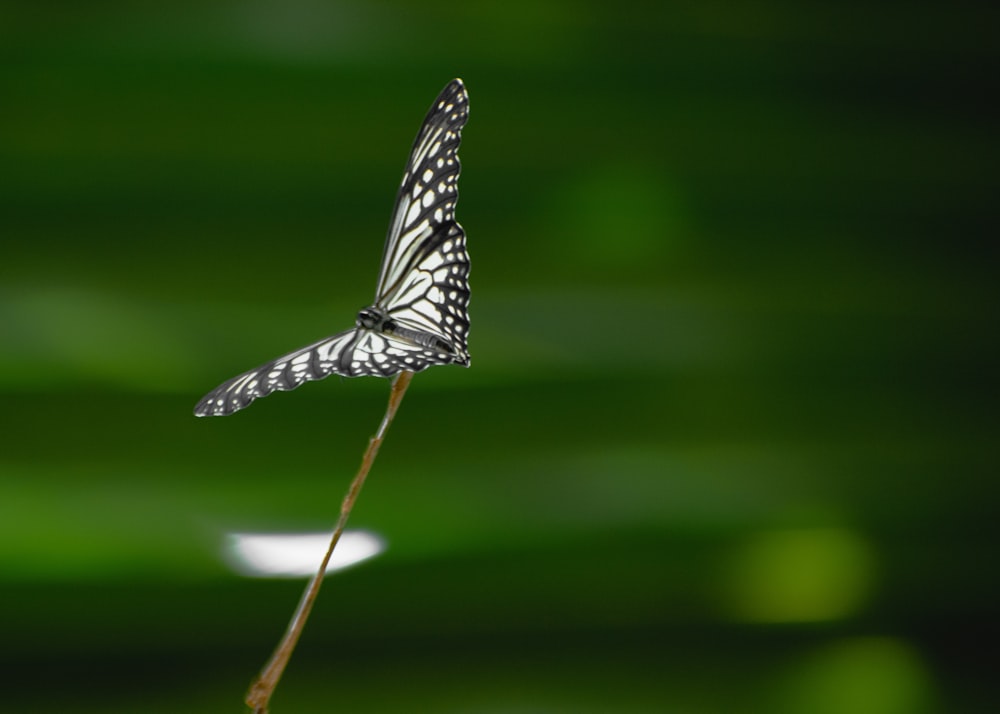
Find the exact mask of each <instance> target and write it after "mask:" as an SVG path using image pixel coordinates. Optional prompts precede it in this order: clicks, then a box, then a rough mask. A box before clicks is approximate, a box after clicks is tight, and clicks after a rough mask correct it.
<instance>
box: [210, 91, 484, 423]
mask: <svg viewBox="0 0 1000 714" xmlns="http://www.w3.org/2000/svg"><path fill="white" fill-rule="evenodd" d="M468 117H469V96H468V94H467V93H466V91H465V85H464V84H462V80H460V79H454V80H452V81H451V82H450V83H449V84H448V86H447V87H445V88H444V90H442V92H441V94H440V95H438V98H437V99H436V100H435V101H434V104H433V106H431V108H430V111H428V112H427V117H426V118H425V119H424V124H423V126H422V127H421V128H420V132H419V133H418V134H417V138H416V140H415V141H414V143H413V149H412V150H411V151H410V158H409V160H408V161H407V163H406V171H405V173H404V174H403V182H402V184H401V185H400V187H399V194H398V195H397V196H396V206H395V209H394V210H393V214H392V220H391V221H390V223H389V232H388V234H387V235H386V239H385V248H384V249H383V253H382V267H381V268H380V270H379V275H378V286H377V287H376V290H375V303H374V304H373V305H372V306H371V307H366V308H365V309H363V310H361V311H360V312H359V313H358V317H357V322H356V324H355V326H354V327H353V328H351V329H350V330H347V331H346V332H341V333H339V334H336V335H334V336H332V337H327V338H326V339H323V340H320V341H319V342H316V343H313V344H311V345H308V346H307V347H303V348H302V349H300V350H296V351H295V352H292V353H290V354H287V355H285V356H283V357H279V358H278V359H276V360H274V361H272V362H268V363H267V364H265V365H262V366H260V367H258V368H257V369H253V370H250V371H249V372H246V373H245V374H241V375H240V376H238V377H234V378H233V379H230V380H229V381H227V382H223V383H222V384H221V385H219V386H218V387H217V388H215V389H214V390H212V391H211V392H209V393H208V394H206V395H205V396H204V397H203V398H202V400H201V401H200V402H198V405H197V406H196V407H195V409H194V413H195V415H196V416H225V415H227V414H232V413H233V412H235V411H238V410H240V409H243V408H244V407H246V406H248V405H249V404H250V402H252V401H253V400H254V399H256V398H257V397H264V396H267V395H268V394H270V393H271V392H274V391H286V390H289V389H295V388H296V387H298V386H299V385H300V384H303V383H304V382H308V381H310V380H314V379H322V378H324V377H327V376H329V375H331V374H339V375H342V376H344V377H359V376H362V375H374V376H377V377H391V376H392V375H394V374H397V373H399V372H402V371H403V370H409V371H411V372H419V371H421V370H423V369H426V368H427V367H430V366H432V365H437V364H460V365H463V366H466V367H467V366H468V365H469V352H468V347H467V344H466V340H467V339H468V334H469V312H468V308H469V254H468V252H467V251H466V248H465V232H464V231H463V230H462V227H461V226H460V225H458V223H457V222H456V221H455V203H456V201H457V200H458V174H459V171H460V169H461V164H460V163H459V160H458V146H459V143H460V142H461V139H462V127H464V126H465V122H466V120H467V119H468Z"/></svg>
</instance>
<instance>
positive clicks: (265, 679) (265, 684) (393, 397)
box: [245, 372, 413, 714]
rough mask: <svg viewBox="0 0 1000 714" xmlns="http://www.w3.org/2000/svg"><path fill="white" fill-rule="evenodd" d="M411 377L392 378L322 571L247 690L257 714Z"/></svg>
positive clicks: (409, 374) (281, 669) (305, 616)
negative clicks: (387, 403)
mask: <svg viewBox="0 0 1000 714" xmlns="http://www.w3.org/2000/svg"><path fill="white" fill-rule="evenodd" d="M412 378H413V372H400V373H399V374H398V375H396V378H395V379H393V380H392V391H391V392H390V394H389V405H388V406H387V407H386V410H385V416H383V417H382V424H381V425H379V428H378V432H376V434H375V436H373V437H371V438H370V439H369V440H368V448H367V449H366V450H365V455H364V456H363V457H362V458H361V468H360V469H358V473H357V475H356V476H355V477H354V480H353V481H351V486H350V488H349V489H348V490H347V495H346V496H344V501H343V503H341V504H340V518H339V519H337V527H336V528H334V531H333V537H331V538H330V547H329V548H327V551H326V555H325V556H323V562H322V563H320V566H319V570H318V571H317V572H316V574H315V575H314V576H313V578H312V580H311V581H309V585H308V586H307V587H306V589H305V592H303V593H302V599H301V600H299V606H298V608H296V610H295V614H294V615H292V619H291V622H289V623H288V629H287V630H286V631H285V636H284V637H283V638H282V640H281V643H280V644H279V645H278V648H277V649H276V650H275V651H274V654H273V655H271V659H270V660H269V661H268V663H267V665H266V666H265V667H264V669H263V670H262V671H261V673H260V676H259V677H257V679H256V680H254V682H253V684H251V685H250V689H249V691H247V696H246V700H245V701H246V703H247V705H248V706H249V707H250V708H251V709H253V711H254V714H267V704H268V701H269V700H270V699H271V695H272V694H274V689H275V687H277V686H278V680H279V679H281V675H282V673H283V672H284V671H285V666H286V665H287V664H288V660H289V658H290V657H291V656H292V652H293V651H294V650H295V645H296V644H297V643H298V641H299V636H300V635H301V634H302V629H303V628H304V627H305V624H306V619H308V617H309V612H310V611H311V610H312V606H313V603H314V602H315V601H316V596H317V595H318V594H319V586H320V585H322V583H323V575H324V574H325V573H326V566H327V564H328V563H329V562H330V556H332V555H333V549H334V548H336V547H337V541H339V540H340V535H341V533H343V532H344V526H346V525H347V519H348V518H349V517H350V515H351V510H352V509H353V508H354V502H355V501H356V500H357V498H358V494H359V493H361V487H362V486H364V484H365V478H366V477H367V476H368V471H369V470H370V469H371V467H372V463H374V461H375V456H376V455H377V454H378V449H379V446H381V445H382V439H384V438H385V432H386V431H387V430H388V429H389V425H390V424H391V423H392V419H393V417H394V416H396V410H397V409H398V408H399V403H400V402H401V401H403V395H404V394H406V388H407V387H409V386H410V380H411V379H412Z"/></svg>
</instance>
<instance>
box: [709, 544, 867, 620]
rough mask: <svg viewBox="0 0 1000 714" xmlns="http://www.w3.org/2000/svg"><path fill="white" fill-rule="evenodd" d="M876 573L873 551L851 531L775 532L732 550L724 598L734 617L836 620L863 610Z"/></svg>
mask: <svg viewBox="0 0 1000 714" xmlns="http://www.w3.org/2000/svg"><path fill="white" fill-rule="evenodd" d="M873 576H874V558H873V555H872V553H871V550H870V548H869V546H868V545H867V544H866V543H865V542H864V541H863V540H862V539H861V538H860V537H859V536H858V535H856V534H855V533H853V532H851V531H848V530H844V529H837V528H816V529H802V530H785V531H775V532H769V533H763V534H760V535H757V536H754V537H753V538H751V539H750V540H749V541H747V542H746V543H743V544H742V545H741V546H739V547H738V548H737V549H736V551H735V552H734V553H733V554H732V557H731V559H730V561H729V562H728V563H727V566H726V571H725V575H724V581H723V591H722V599H723V602H724V607H725V609H726V610H727V612H728V614H729V615H730V616H732V617H733V618H734V619H737V620H742V621H746V622H815V621H824V620H833V619H839V618H842V617H846V616H848V615H850V614H852V613H854V612H856V611H857V609H858V608H859V607H860V606H861V605H862V604H863V602H864V599H865V598H866V596H867V595H868V593H869V592H870V589H871V585H872V579H873Z"/></svg>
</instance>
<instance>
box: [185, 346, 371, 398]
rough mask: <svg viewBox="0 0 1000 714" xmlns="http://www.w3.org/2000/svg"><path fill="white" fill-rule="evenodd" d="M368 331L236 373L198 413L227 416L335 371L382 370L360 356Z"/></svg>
mask: <svg viewBox="0 0 1000 714" xmlns="http://www.w3.org/2000/svg"><path fill="white" fill-rule="evenodd" d="M365 332H367V330H360V329H353V330H347V331H346V332H341V333H340V334H337V335H334V336H333V337H328V338H326V339H325V340H320V341H319V342H315V343H313V344H311V345H308V346H306V347H303V348H302V349H299V350H295V352H290V353H289V354H287V355H284V356H282V357H279V358H278V359H276V360H272V361H271V362H268V363H267V364H264V365H261V366H260V367H257V368H256V369H251V370H250V371H249V372H244V373H243V374H241V375H239V376H238V377H233V378H232V379H230V380H228V381H226V382H223V383H222V384H220V385H219V386H218V387H216V388H215V389H213V390H212V391H211V392H209V393H208V394H206V395H205V396H204V397H202V398H201V401H200V402H198V404H197V406H195V408H194V413H195V416H226V415H228V414H232V413H233V412H236V411H239V410H240V409H243V408H244V407H247V406H249V405H250V402H252V401H253V400H254V399H256V398H257V397H266V396H267V395H268V394H270V393H271V392H275V391H282V392H283V391H288V390H289V389H295V388H296V387H298V386H299V385H300V384H304V383H305V382H308V381H311V380H314V379H323V377H327V376H329V375H331V374H342V375H344V376H345V377H354V376H356V375H359V374H379V372H377V371H371V372H366V371H365V370H367V369H373V367H374V365H372V364H370V363H369V361H368V360H367V359H365V358H364V356H363V355H362V359H358V356H357V353H358V351H359V343H360V342H361V340H362V337H363V335H364V333H365Z"/></svg>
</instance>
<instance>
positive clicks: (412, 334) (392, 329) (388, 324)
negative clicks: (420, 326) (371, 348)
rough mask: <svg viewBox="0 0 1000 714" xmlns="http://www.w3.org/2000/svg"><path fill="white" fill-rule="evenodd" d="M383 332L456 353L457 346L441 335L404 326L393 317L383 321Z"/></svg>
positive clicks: (433, 348)
mask: <svg viewBox="0 0 1000 714" xmlns="http://www.w3.org/2000/svg"><path fill="white" fill-rule="evenodd" d="M382 332H384V333H385V334H387V335H392V336H393V337H400V338H402V339H404V340H406V341H408V342H412V343H413V344H415V345H420V346H421V347H427V348H429V349H432V350H438V351H440V352H444V353H447V354H449V355H453V354H455V348H454V347H453V346H452V345H451V343H449V342H446V341H445V340H442V339H441V338H440V337H438V336H436V335H432V334H430V333H429V332H421V331H420V330H411V329H410V328H408V327H403V326H402V325H400V324H399V323H397V322H396V321H395V320H392V319H388V320H385V321H384V322H383V323H382Z"/></svg>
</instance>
